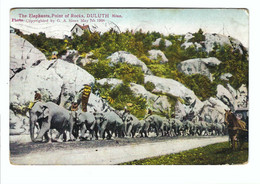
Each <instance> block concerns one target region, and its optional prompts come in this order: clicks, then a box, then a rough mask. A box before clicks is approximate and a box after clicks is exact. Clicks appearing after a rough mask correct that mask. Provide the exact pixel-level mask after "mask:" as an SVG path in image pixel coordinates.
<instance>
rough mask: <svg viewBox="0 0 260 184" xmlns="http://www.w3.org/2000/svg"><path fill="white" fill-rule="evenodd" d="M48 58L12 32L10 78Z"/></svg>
mask: <svg viewBox="0 0 260 184" xmlns="http://www.w3.org/2000/svg"><path fill="white" fill-rule="evenodd" d="M43 60H46V57H45V55H44V54H43V53H42V52H41V51H39V50H38V49H36V48H35V47H34V46H33V45H32V44H31V43H29V42H28V41H26V40H25V39H23V38H21V37H20V36H18V35H16V34H14V33H11V34H10V79H12V78H13V77H14V76H15V74H16V73H19V72H21V71H22V70H24V69H25V68H27V67H29V66H32V65H38V64H39V63H40V62H41V61H43Z"/></svg>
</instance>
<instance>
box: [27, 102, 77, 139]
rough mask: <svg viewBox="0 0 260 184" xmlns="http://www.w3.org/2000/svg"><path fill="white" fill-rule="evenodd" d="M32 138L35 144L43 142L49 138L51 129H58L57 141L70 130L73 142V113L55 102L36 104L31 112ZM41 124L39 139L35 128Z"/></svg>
mask: <svg viewBox="0 0 260 184" xmlns="http://www.w3.org/2000/svg"><path fill="white" fill-rule="evenodd" d="M29 114H30V136H31V140H32V141H33V142H41V141H42V139H43V136H44V137H45V138H46V139H49V138H47V136H48V135H47V132H48V131H49V130H51V129H56V130H57V131H58V134H57V136H56V139H57V138H59V137H60V135H61V134H64V133H65V130H68V131H69V132H70V133H69V137H70V140H72V130H73V126H74V122H75V121H74V117H73V116H72V113H71V112H70V111H68V110H66V109H64V108H62V107H60V106H58V105H57V104H55V103H53V102H47V103H43V102H36V103H35V104H34V105H33V107H32V108H31V110H30V112H29ZM37 123H38V124H39V127H40V130H39V133H38V135H37V137H36V138H35V137H34V129H35V126H37V125H38V124H37Z"/></svg>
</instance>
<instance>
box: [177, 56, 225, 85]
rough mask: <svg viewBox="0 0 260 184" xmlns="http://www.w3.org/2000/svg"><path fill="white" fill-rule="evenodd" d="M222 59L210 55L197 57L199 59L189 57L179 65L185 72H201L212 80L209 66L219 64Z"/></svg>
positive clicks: (180, 69) (190, 73)
mask: <svg viewBox="0 0 260 184" xmlns="http://www.w3.org/2000/svg"><path fill="white" fill-rule="evenodd" d="M220 63H221V61H219V60H218V59H217V58H214V57H209V58H197V59H189V60H185V61H182V62H181V63H180V64H179V65H178V70H179V71H181V72H183V73H185V74H186V75H192V74H201V75H205V76H207V77H208V78H209V79H210V80H211V81H212V80H213V79H212V74H211V73H210V71H209V69H208V67H207V66H216V65H219V64H220Z"/></svg>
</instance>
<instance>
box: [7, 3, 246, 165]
mask: <svg viewBox="0 0 260 184" xmlns="http://www.w3.org/2000/svg"><path fill="white" fill-rule="evenodd" d="M248 17H249V12H248V11H247V10H246V9H180V8H179V9H173V8H172V9H167V8H163V9H162V8H161V9H159V8H137V9H133V8H117V9H116V8H115V9H93V8H74V9H64V8H63V9H62V8H57V9H51V8H50V9H48V8H38V9H36V8H14V9H11V10H10V97H9V98H10V110H9V113H10V117H9V119H10V122H9V124H10V162H11V164H14V165H118V164H119V165H226V164H245V163H247V162H248V145H249V142H248V134H249V129H248V123H249V122H248V106H249V98H248V85H249V82H248V66H249V55H248V53H249V48H248V30H249V24H248V21H249V20H248Z"/></svg>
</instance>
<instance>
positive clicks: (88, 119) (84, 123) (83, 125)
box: [75, 110, 98, 140]
mask: <svg viewBox="0 0 260 184" xmlns="http://www.w3.org/2000/svg"><path fill="white" fill-rule="evenodd" d="M75 122H76V125H77V126H79V129H80V131H81V136H80V139H82V140H84V139H85V137H84V134H85V133H86V131H87V130H88V131H89V133H90V134H89V136H91V135H92V137H90V139H92V138H93V137H94V133H95V137H96V139H98V127H97V124H96V119H95V116H94V114H92V113H89V112H83V111H81V110H79V111H76V115H75Z"/></svg>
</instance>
